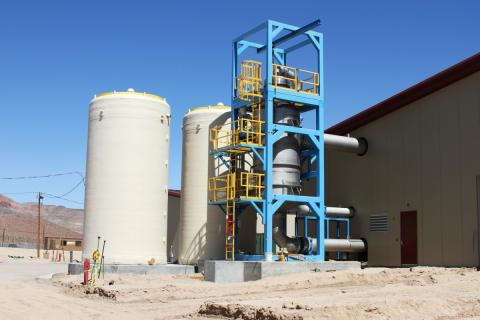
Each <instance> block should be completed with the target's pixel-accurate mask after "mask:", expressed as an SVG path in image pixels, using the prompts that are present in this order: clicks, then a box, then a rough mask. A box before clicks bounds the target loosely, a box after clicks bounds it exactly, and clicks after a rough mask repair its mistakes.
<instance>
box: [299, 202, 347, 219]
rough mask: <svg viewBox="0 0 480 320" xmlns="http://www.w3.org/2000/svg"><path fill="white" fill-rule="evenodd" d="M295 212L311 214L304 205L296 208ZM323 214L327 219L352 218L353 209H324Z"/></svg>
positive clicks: (308, 208)
mask: <svg viewBox="0 0 480 320" xmlns="http://www.w3.org/2000/svg"><path fill="white" fill-rule="evenodd" d="M297 212H298V213H302V214H311V213H312V210H310V207H309V206H308V205H306V204H301V205H299V206H298V207H297ZM325 213H326V214H327V216H329V217H342V218H352V217H353V216H354V214H355V208H353V207H349V208H342V207H326V208H325Z"/></svg>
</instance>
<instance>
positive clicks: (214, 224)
mask: <svg viewBox="0 0 480 320" xmlns="http://www.w3.org/2000/svg"><path fill="white" fill-rule="evenodd" d="M228 123H230V107H227V106H223V105H222V104H218V105H216V106H207V107H200V108H195V109H190V110H189V111H188V112H187V113H186V114H185V116H184V117H183V157H182V197H181V202H180V222H179V229H178V258H179V262H180V263H182V264H196V263H198V261H199V260H210V259H217V260H218V259H224V258H225V214H224V213H223V212H222V211H221V210H220V209H219V208H217V207H216V206H211V205H208V200H209V199H208V198H209V194H208V178H209V177H213V176H214V175H221V174H224V173H226V172H227V171H228V170H227V168H226V167H225V165H223V164H221V163H220V162H219V160H214V159H213V157H211V156H210V155H209V151H210V147H211V144H210V139H209V131H210V128H213V127H216V126H222V125H225V124H228Z"/></svg>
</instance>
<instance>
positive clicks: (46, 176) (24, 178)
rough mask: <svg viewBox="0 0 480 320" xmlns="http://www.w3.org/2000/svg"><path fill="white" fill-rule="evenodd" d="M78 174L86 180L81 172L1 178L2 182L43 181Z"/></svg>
mask: <svg viewBox="0 0 480 320" xmlns="http://www.w3.org/2000/svg"><path fill="white" fill-rule="evenodd" d="M72 174H76V175H79V176H80V177H82V179H85V177H84V176H83V174H82V173H81V172H79V171H69V172H61V173H51V174H46V175H39V176H20V177H0V180H26V179H42V178H52V177H59V176H67V175H72Z"/></svg>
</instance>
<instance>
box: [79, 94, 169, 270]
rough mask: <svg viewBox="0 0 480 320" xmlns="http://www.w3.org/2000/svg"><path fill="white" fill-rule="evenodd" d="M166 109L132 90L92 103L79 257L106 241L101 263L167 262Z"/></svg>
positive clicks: (159, 101)
mask: <svg viewBox="0 0 480 320" xmlns="http://www.w3.org/2000/svg"><path fill="white" fill-rule="evenodd" d="M169 137H170V106H169V105H168V103H167V102H166V100H165V99H164V98H162V97H159V96H156V95H153V94H147V93H139V92H135V91H134V90H133V89H128V91H126V92H111V93H103V94H99V95H96V96H95V97H94V98H93V100H92V101H91V102H90V112H89V125H88V154H87V181H86V190H85V223H84V235H83V254H82V257H83V258H89V257H91V255H92V252H93V250H95V249H96V248H97V237H98V236H100V237H102V240H101V243H100V246H101V245H102V243H103V240H106V245H105V263H125V264H146V263H147V261H149V260H150V261H152V258H153V259H154V260H155V263H166V261H167V250H166V240H167V239H166V238H167V229H166V228H167V207H168V152H169V140H170V138H169Z"/></svg>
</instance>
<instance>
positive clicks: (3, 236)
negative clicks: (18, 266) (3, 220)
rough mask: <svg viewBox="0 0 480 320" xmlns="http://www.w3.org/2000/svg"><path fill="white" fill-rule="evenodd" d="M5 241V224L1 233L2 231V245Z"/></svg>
mask: <svg viewBox="0 0 480 320" xmlns="http://www.w3.org/2000/svg"><path fill="white" fill-rule="evenodd" d="M4 243H5V226H3V233H2V247H3V244H4Z"/></svg>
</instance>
